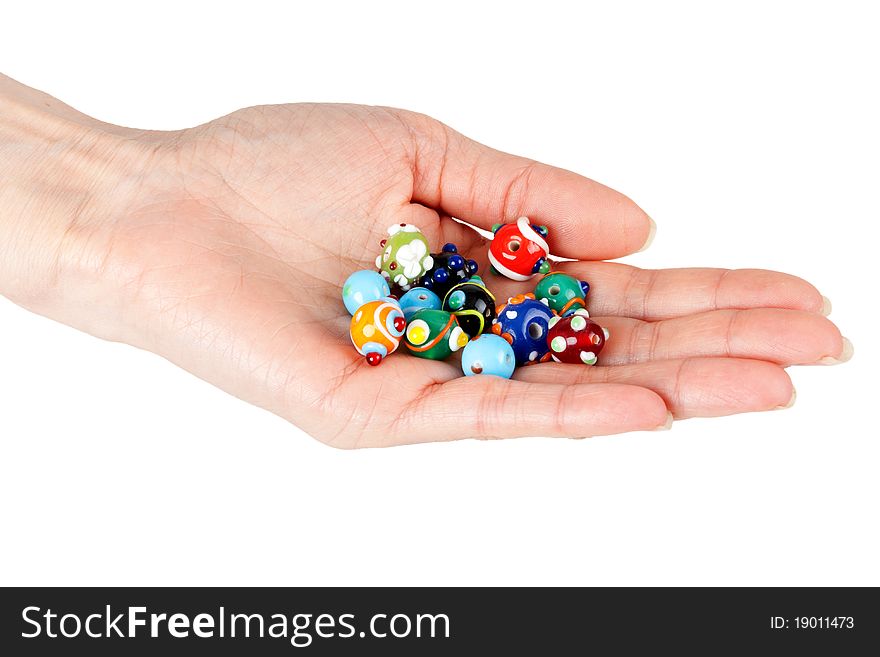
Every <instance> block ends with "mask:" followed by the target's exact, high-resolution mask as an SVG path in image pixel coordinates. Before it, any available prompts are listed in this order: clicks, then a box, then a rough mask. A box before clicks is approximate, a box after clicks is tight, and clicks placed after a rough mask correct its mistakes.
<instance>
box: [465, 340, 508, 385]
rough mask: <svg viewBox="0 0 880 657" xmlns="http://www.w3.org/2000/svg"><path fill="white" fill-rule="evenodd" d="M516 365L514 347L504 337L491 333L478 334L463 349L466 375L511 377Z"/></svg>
mask: <svg viewBox="0 0 880 657" xmlns="http://www.w3.org/2000/svg"><path fill="white" fill-rule="evenodd" d="M515 366H516V358H515V357H514V355H513V347H511V346H510V343H508V342H507V340H505V339H504V338H502V337H500V336H497V335H493V334H491V333H487V334H483V335H478V336H477V337H475V338H474V339H473V340H471V341H470V342H468V343H467V344H466V345H465V347H464V349H462V351H461V369H462V371H463V372H464V374H465V376H474V375H475V374H491V375H493V376H500V377H501V378H503V379H509V378H510V377H511V376H513V370H514V367H515Z"/></svg>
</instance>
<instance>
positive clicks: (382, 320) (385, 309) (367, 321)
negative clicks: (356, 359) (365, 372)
mask: <svg viewBox="0 0 880 657" xmlns="http://www.w3.org/2000/svg"><path fill="white" fill-rule="evenodd" d="M405 327H406V322H405V320H404V317H403V311H402V310H401V309H400V305H399V304H398V303H397V301H395V300H394V299H387V298H386V299H379V300H378V301H370V302H368V303H365V304H364V305H362V306H361V307H360V308H358V309H357V310H356V311H355V313H354V315H353V316H352V318H351V327H350V329H349V335H350V336H351V342H352V344H354V346H355V349H357V351H358V353H359V354H360V355H361V356H365V357H366V358H367V362H368V363H369V364H370V365H378V364H379V363H380V362H381V361H382V359H383V358H385V356H387V355H388V354H390V353H392V352H393V351H394V350H395V349H397V347H398V345H399V344H400V339H401V337H402V336H403V331H404V328H405ZM374 354H375V355H374Z"/></svg>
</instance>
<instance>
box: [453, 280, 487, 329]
mask: <svg viewBox="0 0 880 657" xmlns="http://www.w3.org/2000/svg"><path fill="white" fill-rule="evenodd" d="M443 310H447V311H449V312H451V313H453V314H454V315H455V316H456V317H458V323H459V324H460V325H461V328H462V330H463V331H464V332H465V333H467V334H468V335H469V336H471V337H472V338H473V337H475V336H477V335H479V334H480V333H483V332H484V331H489V330H490V327H491V326H492V321H493V320H494V319H495V297H494V296H493V295H492V293H491V292H489V289H488V288H487V287H486V286H485V284H484V283H483V279H481V278H480V277H479V276H474V277H472V278H470V279H468V280H466V281H465V282H463V283H459V284H457V285H455V286H454V287H452V288H450V290H449V292H447V293H446V296H445V297H444V298H443Z"/></svg>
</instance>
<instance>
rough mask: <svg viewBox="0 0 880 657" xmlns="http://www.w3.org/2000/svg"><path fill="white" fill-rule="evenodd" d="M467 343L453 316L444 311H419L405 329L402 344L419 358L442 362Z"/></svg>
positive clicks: (466, 337)
mask: <svg viewBox="0 0 880 657" xmlns="http://www.w3.org/2000/svg"><path fill="white" fill-rule="evenodd" d="M467 342H468V336H467V334H466V333H465V332H464V331H462V330H461V327H460V326H459V325H458V320H457V319H456V318H455V315H453V314H452V313H448V312H446V311H445V310H430V309H428V310H419V311H417V312H416V313H415V314H414V315H413V316H412V318H411V319H410V321H409V323H408V324H407V327H406V334H405V335H404V338H403V344H404V346H405V347H406V350H407V351H408V352H409V353H411V354H412V355H413V356H418V357H419V358H430V359H432V360H443V359H444V358H448V357H449V356H450V355H451V354H452V352H454V351H458V350H459V349H461V348H462V347H463V346H465V345H466V344H467Z"/></svg>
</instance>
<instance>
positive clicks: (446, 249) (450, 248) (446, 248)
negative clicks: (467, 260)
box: [443, 242, 458, 253]
mask: <svg viewBox="0 0 880 657" xmlns="http://www.w3.org/2000/svg"><path fill="white" fill-rule="evenodd" d="M443 253H458V247H457V246H455V244H453V243H452V242H447V243H446V244H444V245H443Z"/></svg>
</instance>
